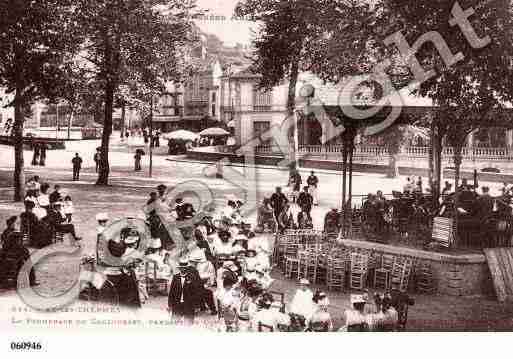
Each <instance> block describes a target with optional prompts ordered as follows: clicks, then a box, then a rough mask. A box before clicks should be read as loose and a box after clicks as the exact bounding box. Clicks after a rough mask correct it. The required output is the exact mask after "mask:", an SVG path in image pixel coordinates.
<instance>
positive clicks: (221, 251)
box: [214, 231, 233, 257]
mask: <svg viewBox="0 0 513 359" xmlns="http://www.w3.org/2000/svg"><path fill="white" fill-rule="evenodd" d="M218 236H219V240H218V241H216V242H215V243H214V255H215V256H216V257H232V256H233V243H232V241H230V239H231V236H232V235H231V233H230V232H228V231H219V233H218Z"/></svg>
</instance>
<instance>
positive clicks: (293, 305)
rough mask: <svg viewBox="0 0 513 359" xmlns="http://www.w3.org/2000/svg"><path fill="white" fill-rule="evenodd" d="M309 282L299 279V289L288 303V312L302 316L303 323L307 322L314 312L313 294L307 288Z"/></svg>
mask: <svg viewBox="0 0 513 359" xmlns="http://www.w3.org/2000/svg"><path fill="white" fill-rule="evenodd" d="M309 285H310V282H309V281H308V280H307V279H305V278H301V280H300V281H299V288H298V289H297V291H296V294H294V297H293V298H292V301H291V302H290V307H289V312H290V313H293V314H297V315H299V316H302V317H303V318H304V319H305V321H308V320H309V319H310V317H311V316H312V315H313V313H314V311H315V307H314V302H313V292H312V291H311V290H310V288H309V287H308V286H309Z"/></svg>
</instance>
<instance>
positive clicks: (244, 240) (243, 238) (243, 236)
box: [234, 233, 248, 242]
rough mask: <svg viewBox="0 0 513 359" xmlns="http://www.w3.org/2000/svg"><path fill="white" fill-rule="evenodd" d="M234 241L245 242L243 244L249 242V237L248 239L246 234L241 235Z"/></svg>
mask: <svg viewBox="0 0 513 359" xmlns="http://www.w3.org/2000/svg"><path fill="white" fill-rule="evenodd" d="M234 240H235V241H243V242H247V240H248V237H246V236H245V235H244V234H241V233H239V234H237V235H236V236H235V239H234Z"/></svg>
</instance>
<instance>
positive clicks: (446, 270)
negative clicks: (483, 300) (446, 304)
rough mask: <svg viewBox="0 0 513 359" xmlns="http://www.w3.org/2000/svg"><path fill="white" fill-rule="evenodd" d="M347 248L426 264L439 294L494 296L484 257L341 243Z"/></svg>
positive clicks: (358, 243) (376, 244)
mask: <svg viewBox="0 0 513 359" xmlns="http://www.w3.org/2000/svg"><path fill="white" fill-rule="evenodd" d="M342 244H343V245H344V246H346V247H350V248H351V247H352V248H356V249H364V250H371V251H375V252H378V253H385V254H391V255H398V256H406V257H411V258H414V259H419V260H421V261H423V262H428V263H429V264H430V266H431V270H432V274H433V279H434V285H435V289H436V292H437V293H438V294H445V295H452V296H474V295H481V296H495V291H494V288H493V282H492V277H491V274H490V270H489V269H488V264H487V262H486V258H485V256H484V254H448V253H437V252H428V251H424V250H419V249H413V248H405V247H397V246H391V245H386V244H379V243H374V242H365V241H356V240H348V239H347V240H343V241H342Z"/></svg>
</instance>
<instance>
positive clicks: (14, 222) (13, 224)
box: [0, 216, 19, 250]
mask: <svg viewBox="0 0 513 359" xmlns="http://www.w3.org/2000/svg"><path fill="white" fill-rule="evenodd" d="M6 225H7V228H5V230H4V231H3V232H2V236H1V237H0V250H1V249H2V247H3V245H4V243H5V242H6V241H7V238H8V237H9V235H10V234H11V233H13V232H17V231H19V228H18V227H19V224H18V217H16V216H12V217H9V218H8V219H7V221H6Z"/></svg>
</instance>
